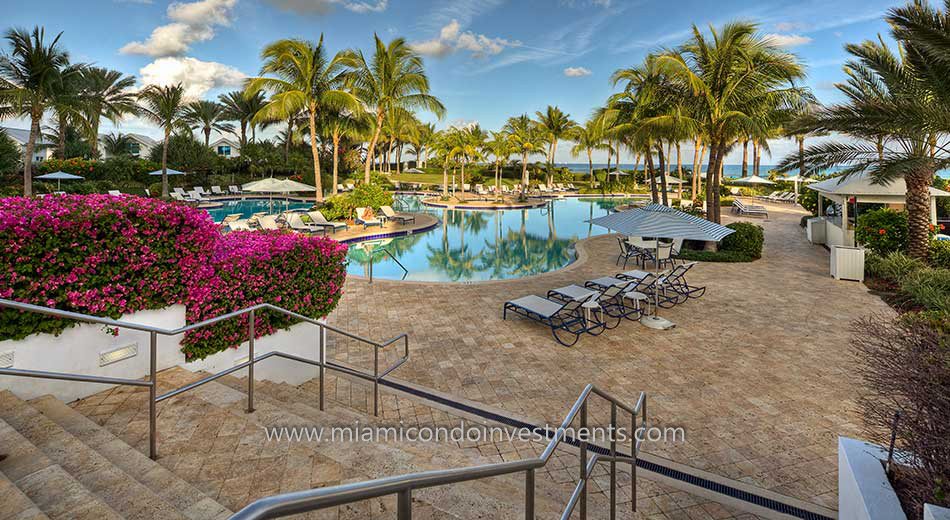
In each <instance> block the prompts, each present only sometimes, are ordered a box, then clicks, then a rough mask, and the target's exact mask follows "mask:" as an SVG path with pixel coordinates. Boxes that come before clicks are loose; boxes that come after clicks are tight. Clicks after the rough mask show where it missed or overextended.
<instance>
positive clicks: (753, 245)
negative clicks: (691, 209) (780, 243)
mask: <svg viewBox="0 0 950 520" xmlns="http://www.w3.org/2000/svg"><path fill="white" fill-rule="evenodd" d="M726 227H727V228H729V229H732V230H735V233H732V234H730V235H729V236H727V237H726V238H724V239H722V244H721V247H720V248H719V251H695V250H689V249H684V250H682V251H680V258H683V259H684V260H694V261H699V262H752V261H754V260H758V259H759V258H762V245H763V244H764V243H765V234H764V232H763V231H762V227H761V226H759V225H756V224H751V223H749V222H733V223H732V224H729V225H727V226H726Z"/></svg>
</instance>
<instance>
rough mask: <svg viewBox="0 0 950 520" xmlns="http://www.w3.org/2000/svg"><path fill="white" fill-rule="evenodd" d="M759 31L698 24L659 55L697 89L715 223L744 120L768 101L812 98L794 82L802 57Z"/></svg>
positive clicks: (788, 103)
mask: <svg viewBox="0 0 950 520" xmlns="http://www.w3.org/2000/svg"><path fill="white" fill-rule="evenodd" d="M756 31H757V26H756V25H755V24H750V23H744V22H738V23H729V24H726V25H725V26H723V27H722V28H721V29H718V30H717V29H715V28H713V29H711V35H710V36H711V37H708V36H707V35H705V34H703V33H702V32H701V31H700V30H699V28H698V27H696V26H693V35H692V37H691V38H690V39H689V41H687V42H686V43H685V44H684V45H683V46H681V47H680V48H679V49H677V50H675V51H669V52H664V53H661V54H660V55H658V56H657V57H656V59H657V61H658V66H659V67H660V68H661V69H663V71H664V72H665V73H668V74H669V75H670V76H671V77H673V78H674V80H675V81H677V82H678V83H679V84H681V85H682V86H683V87H684V88H688V89H689V90H690V91H691V93H692V94H693V96H692V99H693V100H694V102H695V106H693V107H692V108H693V110H692V111H691V112H692V113H691V117H692V118H693V119H694V121H695V124H696V127H697V130H698V131H699V133H701V134H702V135H703V136H704V138H705V140H706V142H707V144H708V148H709V165H708V167H707V170H706V177H707V179H706V200H707V203H708V212H707V218H709V219H710V220H712V221H713V222H720V221H721V214H720V207H719V181H720V179H719V172H720V170H721V167H722V164H723V159H724V158H725V155H726V152H727V148H728V146H730V145H731V144H732V143H733V142H734V141H735V140H736V139H737V138H738V137H739V135H740V133H741V129H742V126H743V123H744V122H746V121H748V120H749V119H750V118H751V117H752V114H753V111H754V110H755V108H756V107H758V106H759V104H760V103H762V102H763V100H765V102H766V104H768V105H769V106H775V107H785V108H789V109H791V108H793V107H794V106H796V105H800V104H801V103H803V102H805V101H806V100H807V99H808V96H807V94H808V90H807V89H806V88H804V87H800V86H798V85H796V84H795V82H796V81H798V80H799V79H801V78H803V77H804V69H803V68H802V66H801V64H800V63H799V62H798V59H797V58H796V57H795V56H794V55H792V54H789V53H787V52H784V51H782V50H781V49H780V48H778V47H777V46H776V45H775V43H774V42H773V41H772V40H770V39H767V38H763V37H761V36H759V35H758V34H757V33H756Z"/></svg>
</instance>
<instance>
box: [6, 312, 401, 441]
mask: <svg viewBox="0 0 950 520" xmlns="http://www.w3.org/2000/svg"><path fill="white" fill-rule="evenodd" d="M0 308H9V309H15V310H19V311H23V312H33V313H37V314H44V315H48V316H54V317H57V318H64V319H70V320H75V321H82V322H86V323H97V324H101V325H106V326H109V327H115V328H122V329H129V330H136V331H139V332H147V333H149V376H148V380H147V381H143V380H140V379H127V378H115V377H104V376H90V375H84V374H72V373H67V372H46V371H40V370H26V369H19V368H0V376H3V375H7V376H16V377H32V378H39V379H56V380H63V381H78V382H84V383H102V384H109V385H125V386H138V387H147V388H148V389H149V457H151V458H152V459H156V458H157V457H158V434H157V420H156V418H157V409H156V406H157V404H158V403H159V402H161V401H164V400H166V399H170V398H172V397H175V396H177V395H180V394H182V393H185V392H187V391H189V390H193V389H195V388H198V387H199V386H202V385H204V384H207V383H210V382H212V381H214V380H216V379H220V378H222V377H224V376H226V375H229V374H232V373H234V372H237V371H239V370H243V369H245V368H246V369H247V371H248V378H247V411H248V413H250V412H253V411H254V365H256V364H257V363H258V362H260V361H263V360H265V359H268V358H270V357H273V356H278V357H282V358H285V359H289V360H293V361H298V362H301V363H306V364H311V365H314V366H316V367H318V368H319V379H320V394H319V401H320V403H319V405H320V410H323V409H324V407H325V392H324V387H325V385H324V382H325V371H326V369H330V370H337V371H340V372H346V373H354V374H356V375H359V376H360V377H363V378H365V379H369V380H371V381H373V415H379V382H380V380H382V379H383V378H384V377H386V376H387V375H389V374H390V373H391V372H392V371H394V370H396V369H397V368H399V367H400V366H402V365H403V364H404V363H405V362H406V361H408V360H409V336H408V334H405V333H402V334H398V335H396V336H394V337H392V338H390V339H388V340H386V341H383V342H378V341H374V340H371V339H368V338H364V337H362V336H360V335H357V334H353V333H351V332H347V331H345V330H343V329H339V328H337V327H334V326H332V325H329V324H327V323H323V322H321V321H319V320H316V319H314V318H310V317H309V316H304V315H303V314H299V313H296V312H294V311H291V310H288V309H284V308H283V307H278V306H276V305H272V304H269V303H259V304H257V305H253V306H250V307H247V308H244V309H240V310H236V311H233V312H229V313H226V314H222V315H220V316H215V317H213V318H209V319H206V320H203V321H199V322H197V323H192V324H190V325H185V326H183V327H178V328H175V329H166V328H162V327H156V326H153V325H143V324H141V323H132V322H127V321H120V320H114V319H112V318H103V317H101V316H91V315H88V314H82V313H78V312H72V311H64V310H61V309H54V308H52V307H43V306H40V305H34V304H31V303H24V302H18V301H14V300H6V299H0ZM261 310H270V311H275V312H278V313H281V314H284V315H286V316H288V317H290V318H293V319H296V320H300V321H303V322H306V323H310V324H313V325H316V326H317V327H319V328H320V329H321V331H320V333H319V334H317V347H318V351H319V357H320V359H319V360H313V359H309V358H305V357H300V356H295V355H292V354H287V353H284V352H280V351H277V350H275V351H271V352H268V353H266V354H264V355H262V356H255V355H254V341H255V339H256V337H255V336H256V335H255V333H254V326H255V323H254V315H255V313H256V312H257V311H261ZM245 314H246V315H248V338H247V342H248V360H247V361H245V362H243V363H240V364H238V365H236V366H233V367H230V368H228V369H225V370H222V371H220V372H217V373H215V374H212V375H210V376H208V377H205V378H203V379H200V380H198V381H195V382H192V383H190V384H187V385H185V386H182V387H180V388H176V389H174V390H172V391H170V392H166V393H164V394H162V395H157V392H158V386H157V383H156V374H157V372H158V362H157V356H158V336H159V335H162V336H177V335H179V334H183V333H186V332H189V331H192V330H197V329H200V328H203V327H207V326H209V325H213V324H215V323H220V322H222V321H225V320H229V319H232V318H236V317H239V316H243V315H245ZM326 331H330V332H334V333H336V334H340V335H342V336H345V337H347V338H350V339H354V340H356V341H360V342H363V343H366V344H369V345H370V346H372V347H373V373H372V374H367V373H365V372H361V371H358V370H354V369H352V368H347V369H345V370H343V369H342V368H341V367H338V366H335V365H334V364H332V363H327V362H326V345H325V341H324V337H325V333H326ZM400 340H402V341H403V348H404V350H403V355H402V356H401V357H400V358H399V359H398V360H397V361H396V362H395V363H394V364H392V365H391V366H389V367H388V368H386V369H385V370H383V371H380V369H379V353H380V351H381V350H383V349H385V348H386V347H388V346H390V345H392V344H394V343H396V342H398V341H400Z"/></svg>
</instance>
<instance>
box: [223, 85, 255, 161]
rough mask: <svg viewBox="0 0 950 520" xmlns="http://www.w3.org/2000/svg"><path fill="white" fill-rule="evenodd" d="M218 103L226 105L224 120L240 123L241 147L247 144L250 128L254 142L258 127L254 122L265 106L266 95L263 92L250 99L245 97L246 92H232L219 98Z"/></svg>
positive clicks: (239, 138) (239, 137)
mask: <svg viewBox="0 0 950 520" xmlns="http://www.w3.org/2000/svg"><path fill="white" fill-rule="evenodd" d="M218 102H219V103H221V104H222V105H224V119H225V120H226V121H237V122H238V126H239V128H240V129H241V133H240V134H238V140H239V141H240V143H241V146H242V147H243V146H244V145H246V144H247V130H248V127H249V126H250V129H251V135H252V137H251V139H252V140H253V139H254V127H255V126H256V124H255V123H254V122H253V121H254V118H255V116H257V113H258V112H260V111H261V107H263V106H264V103H265V99H264V94H263V93H262V92H261V93H257V94H255V95H253V96H250V97H248V96H245V94H244V91H241V90H232V91H231V92H228V93H227V94H221V95H220V96H218Z"/></svg>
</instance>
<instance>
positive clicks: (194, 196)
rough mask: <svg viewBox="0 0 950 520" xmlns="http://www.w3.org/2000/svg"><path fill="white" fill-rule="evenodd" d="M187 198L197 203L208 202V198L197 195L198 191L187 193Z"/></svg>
mask: <svg viewBox="0 0 950 520" xmlns="http://www.w3.org/2000/svg"><path fill="white" fill-rule="evenodd" d="M188 196H189V197H191V200H194V201H197V202H208V198H207V197H205V196H203V195H202V194H201V193H199V192H198V190H191V191H189V192H188Z"/></svg>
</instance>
